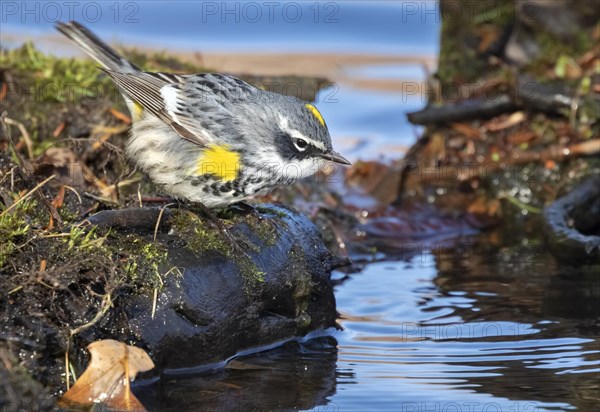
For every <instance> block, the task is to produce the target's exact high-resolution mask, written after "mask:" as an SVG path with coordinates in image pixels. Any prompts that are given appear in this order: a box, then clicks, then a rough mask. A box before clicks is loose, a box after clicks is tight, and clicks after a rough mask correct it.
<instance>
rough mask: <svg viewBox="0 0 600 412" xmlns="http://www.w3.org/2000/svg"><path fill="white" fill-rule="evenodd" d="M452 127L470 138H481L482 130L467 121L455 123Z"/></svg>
mask: <svg viewBox="0 0 600 412" xmlns="http://www.w3.org/2000/svg"><path fill="white" fill-rule="evenodd" d="M451 127H452V128H453V129H454V130H456V131H457V132H459V133H461V134H463V135H464V136H465V137H467V138H469V139H478V140H481V132H480V131H479V130H477V129H476V128H474V127H473V126H471V125H470V124H467V123H453V124H452V125H451Z"/></svg>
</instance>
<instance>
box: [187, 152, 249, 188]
mask: <svg viewBox="0 0 600 412" xmlns="http://www.w3.org/2000/svg"><path fill="white" fill-rule="evenodd" d="M197 166H198V167H197V169H196V173H197V174H199V175H205V174H210V175H213V176H216V177H218V178H219V179H221V180H223V181H225V182H229V181H232V180H235V178H236V177H237V175H238V171H239V169H240V154H239V153H237V152H234V151H233V150H231V149H230V148H229V145H226V144H224V145H211V146H208V147H207V148H206V149H204V150H203V151H202V153H201V154H200V156H198V163H197Z"/></svg>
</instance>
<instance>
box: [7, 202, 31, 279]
mask: <svg viewBox="0 0 600 412" xmlns="http://www.w3.org/2000/svg"><path fill="white" fill-rule="evenodd" d="M35 206H36V202H35V201H34V200H26V201H23V202H21V203H19V204H18V205H16V206H15V207H13V208H12V209H11V210H9V211H7V208H2V209H0V268H1V267H3V266H4V265H5V264H6V263H7V261H8V258H9V257H10V256H11V255H12V254H13V253H14V252H15V250H16V249H17V247H18V244H19V243H20V241H25V239H26V237H27V236H28V235H29V233H30V232H31V230H32V229H31V223H30V219H29V214H30V213H31V212H32V211H33V210H34V208H35ZM0 207H2V204H1V203H0Z"/></svg>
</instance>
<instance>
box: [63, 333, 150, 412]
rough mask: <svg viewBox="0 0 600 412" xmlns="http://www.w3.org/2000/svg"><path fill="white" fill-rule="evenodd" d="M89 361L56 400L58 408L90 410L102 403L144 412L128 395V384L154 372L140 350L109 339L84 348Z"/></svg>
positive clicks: (111, 407) (135, 400)
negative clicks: (81, 372)
mask: <svg viewBox="0 0 600 412" xmlns="http://www.w3.org/2000/svg"><path fill="white" fill-rule="evenodd" d="M87 348H88V350H89V351H90V355H91V360H90V364H89V365H88V367H87V369H86V370H85V371H84V372H83V374H82V375H81V376H80V377H79V379H78V380H77V382H75V384H74V385H73V387H72V388H71V389H69V390H68V391H67V392H66V393H65V394H64V395H63V396H62V398H60V401H59V404H60V405H59V406H74V405H76V406H79V407H81V406H92V405H93V404H96V403H102V404H103V405H105V406H106V407H108V408H110V409H115V410H120V411H145V410H146V409H145V408H144V406H143V405H142V403H141V402H140V401H139V400H138V399H137V398H136V397H135V396H134V395H133V393H131V388H130V386H129V384H130V382H131V381H132V380H133V379H134V378H135V376H136V375H137V373H138V372H145V371H148V370H150V369H152V368H154V363H153V362H152V360H151V359H150V357H149V356H148V354H147V353H146V351H144V350H143V349H140V348H136V347H135V346H129V345H126V344H124V343H122V342H118V341H116V340H112V339H106V340H99V341H96V342H93V343H91V344H90V345H88V347H87Z"/></svg>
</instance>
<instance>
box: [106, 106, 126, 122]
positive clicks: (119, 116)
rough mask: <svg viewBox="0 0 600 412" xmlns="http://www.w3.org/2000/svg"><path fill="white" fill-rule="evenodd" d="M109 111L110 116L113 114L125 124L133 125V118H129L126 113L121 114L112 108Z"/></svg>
mask: <svg viewBox="0 0 600 412" xmlns="http://www.w3.org/2000/svg"><path fill="white" fill-rule="evenodd" d="M108 111H109V112H110V114H112V115H113V116H114V117H116V118H117V119H119V120H120V121H122V122H123V123H127V124H131V117H129V116H127V115H126V114H125V113H123V112H120V111H118V110H117V109H114V108H112V107H111V108H110V109H108Z"/></svg>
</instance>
